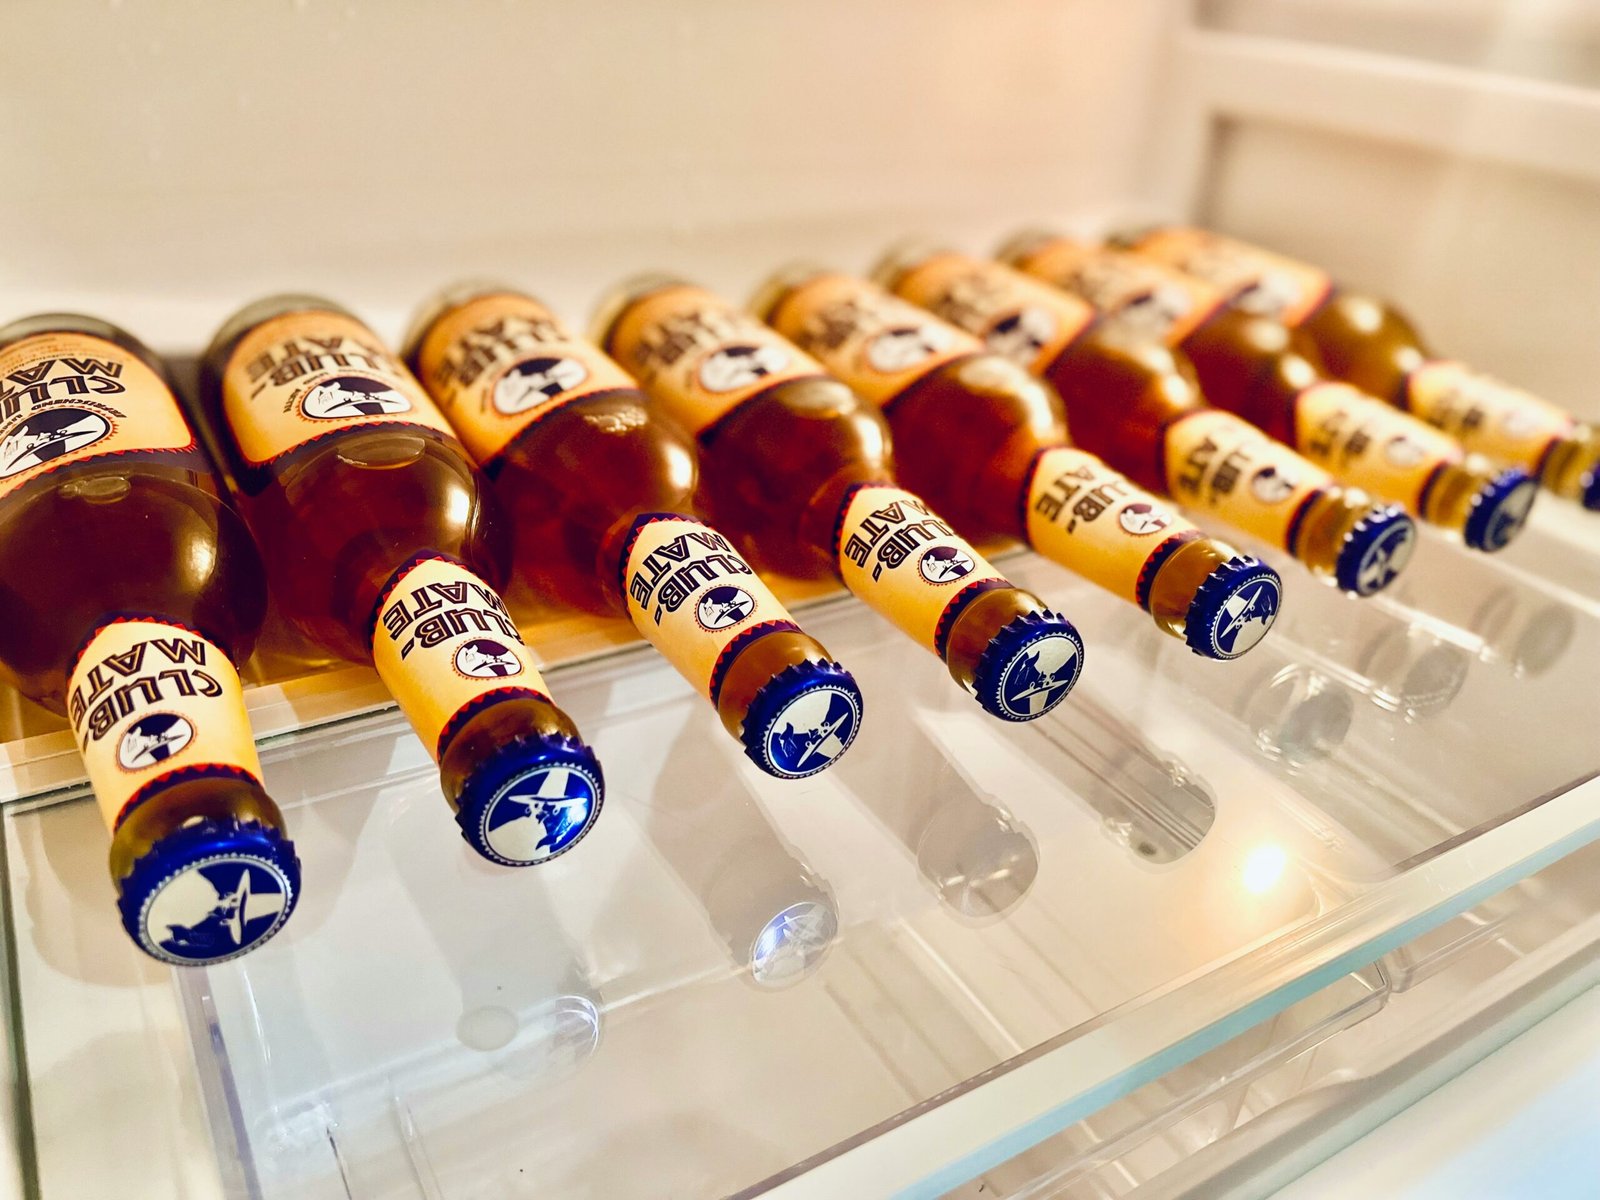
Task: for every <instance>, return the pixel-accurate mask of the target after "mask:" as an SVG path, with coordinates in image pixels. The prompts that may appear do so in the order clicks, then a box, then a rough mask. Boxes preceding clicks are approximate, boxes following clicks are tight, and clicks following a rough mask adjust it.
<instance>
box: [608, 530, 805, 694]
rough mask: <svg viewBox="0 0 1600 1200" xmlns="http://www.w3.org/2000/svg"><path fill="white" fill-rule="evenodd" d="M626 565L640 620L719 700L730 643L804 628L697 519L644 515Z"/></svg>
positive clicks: (669, 656) (687, 674) (631, 608)
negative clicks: (718, 695) (780, 630)
mask: <svg viewBox="0 0 1600 1200" xmlns="http://www.w3.org/2000/svg"><path fill="white" fill-rule="evenodd" d="M623 571H624V584H625V586H626V590H627V593H628V616H629V617H631V618H632V619H633V623H634V626H635V627H636V628H637V629H638V630H639V632H640V633H642V634H644V636H645V640H646V641H648V642H649V643H650V644H651V645H652V646H654V647H655V648H656V649H657V650H659V651H661V654H662V657H664V658H665V659H666V660H667V661H668V662H670V663H671V664H672V665H673V666H674V667H676V668H677V669H678V671H679V672H680V673H681V674H682V675H683V677H684V678H685V679H687V680H688V681H689V682H690V683H692V684H694V686H695V687H696V688H698V689H699V690H700V691H701V692H702V693H703V694H705V695H707V696H709V697H711V699H712V700H713V701H714V700H715V699H716V698H717V694H718V693H719V692H720V691H721V690H722V675H723V672H724V671H726V670H727V667H728V663H727V661H725V659H724V655H725V654H726V652H727V651H728V650H729V649H730V647H734V644H735V643H738V644H739V645H744V644H747V643H748V642H749V641H750V639H751V638H752V637H755V636H760V635H761V634H762V633H763V632H776V631H777V630H779V629H791V630H794V629H798V628H799V626H797V625H796V624H795V623H794V619H793V618H792V617H790V616H789V612H788V610H787V609H785V608H784V607H783V603H782V602H781V601H780V600H779V599H778V598H777V597H776V596H774V595H773V594H772V592H771V591H770V590H768V588H767V585H766V584H764V583H763V582H761V577H760V576H758V575H757V574H756V573H755V571H754V570H753V569H752V568H751V566H750V564H749V563H747V562H745V560H744V559H743V558H742V557H741V556H740V554H739V552H738V551H737V550H735V549H734V548H733V546H732V545H731V544H730V543H729V542H728V539H727V538H725V537H723V536H722V535H721V534H720V533H718V532H717V531H716V530H715V529H712V528H711V527H710V526H708V525H705V524H703V523H702V522H700V521H696V520H693V519H692V518H690V517H680V516H674V515H671V514H649V515H647V516H643V517H640V518H639V520H638V522H637V523H636V524H635V526H634V532H633V537H632V540H631V541H630V542H629V544H628V552H627V556H626V562H625V564H624V567H623Z"/></svg>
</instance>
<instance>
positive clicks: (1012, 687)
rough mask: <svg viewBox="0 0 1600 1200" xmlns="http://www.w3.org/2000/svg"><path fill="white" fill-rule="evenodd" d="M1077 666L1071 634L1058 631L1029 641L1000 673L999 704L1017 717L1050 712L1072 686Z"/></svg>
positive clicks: (1076, 645)
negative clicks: (1067, 634)
mask: <svg viewBox="0 0 1600 1200" xmlns="http://www.w3.org/2000/svg"><path fill="white" fill-rule="evenodd" d="M1078 666H1079V649H1078V643H1077V641H1076V639H1074V638H1070V637H1068V636H1066V635H1065V634H1059V633H1058V634H1054V635H1052V636H1050V637H1044V638H1039V639H1038V640H1037V641H1032V642H1029V643H1028V644H1027V645H1026V646H1025V647H1024V648H1023V650H1022V652H1021V653H1020V654H1018V655H1017V656H1016V657H1015V658H1013V659H1012V660H1011V661H1010V662H1009V663H1007V664H1006V669H1005V671H1004V672H1003V673H1002V674H1001V676H1000V688H999V692H1000V707H1001V708H1002V709H1004V710H1005V715H1006V716H1008V717H1011V718H1012V719H1013V720H1018V721H1026V720H1030V719H1032V718H1033V717H1037V716H1040V715H1042V714H1044V713H1046V712H1049V711H1050V710H1051V709H1052V708H1054V707H1055V706H1056V705H1057V704H1060V703H1061V701H1062V700H1063V699H1064V698H1065V697H1066V694H1067V692H1068V691H1070V690H1071V689H1072V685H1073V683H1074V681H1076V679H1077V677H1078Z"/></svg>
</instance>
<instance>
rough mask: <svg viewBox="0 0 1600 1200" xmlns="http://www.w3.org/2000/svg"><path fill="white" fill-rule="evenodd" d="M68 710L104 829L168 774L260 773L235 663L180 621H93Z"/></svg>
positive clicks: (71, 682)
mask: <svg viewBox="0 0 1600 1200" xmlns="http://www.w3.org/2000/svg"><path fill="white" fill-rule="evenodd" d="M67 717H68V719H69V720H70V721H71V722H72V732H73V736H74V737H75V738H77V741H78V749H79V750H80V751H81V752H82V754H83V762H84V766H85V767H86V768H87V769H88V772H89V783H90V784H91V785H92V786H93V787H94V794H95V798H96V799H97V800H99V802H100V811H101V813H102V814H103V815H104V816H105V819H106V825H107V826H108V827H109V828H111V829H115V828H116V827H117V823H118V821H119V820H120V819H121V817H122V816H123V814H124V813H125V812H126V811H127V809H128V806H129V805H130V804H134V803H136V802H138V801H140V800H142V799H143V798H144V797H143V796H141V794H140V793H141V792H145V791H146V790H147V789H149V788H150V785H151V784H152V783H157V782H170V781H169V780H168V779H167V777H168V776H171V775H174V774H178V773H188V772H193V773H194V774H196V775H204V774H208V773H209V774H242V775H246V776H248V777H249V778H251V779H253V780H256V781H259V780H260V778H261V762H260V760H259V759H258V758H257V757H256V747H255V741H254V740H253V739H252V738H251V736H250V724H249V721H248V719H247V718H246V716H245V708H244V689H243V687H242V686H241V684H240V682H239V672H238V671H236V670H235V669H234V666H233V663H232V662H230V661H229V660H228V656H227V655H226V654H225V653H223V651H222V648H221V647H220V646H218V645H217V644H216V643H215V642H212V641H210V640H208V639H207V638H204V637H202V636H200V634H198V633H196V632H194V631H193V630H192V629H186V628H184V627H183V626H182V625H173V624H170V623H168V622H166V621H159V620H156V619H154V618H135V619H130V620H119V621H114V622H112V623H111V624H109V625H106V626H104V627H103V628H101V629H100V630H98V631H97V632H96V633H95V635H94V636H93V637H92V638H90V639H89V644H88V645H87V646H85V647H84V650H83V653H82V654H80V655H79V656H78V662H77V665H76V666H74V667H73V669H72V676H71V678H70V679H69V680H68V681H67Z"/></svg>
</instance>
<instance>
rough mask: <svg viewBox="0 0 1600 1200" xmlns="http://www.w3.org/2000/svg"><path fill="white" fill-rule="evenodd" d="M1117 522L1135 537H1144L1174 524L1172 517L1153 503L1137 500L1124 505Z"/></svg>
mask: <svg viewBox="0 0 1600 1200" xmlns="http://www.w3.org/2000/svg"><path fill="white" fill-rule="evenodd" d="M1117 523H1118V524H1119V525H1121V526H1122V528H1123V529H1125V530H1127V531H1128V532H1129V533H1131V534H1133V536H1134V537H1144V536H1145V535H1146V534H1151V533H1160V532H1161V531H1162V530H1163V529H1165V528H1166V527H1167V526H1168V525H1171V524H1172V518H1171V517H1170V516H1168V515H1167V514H1166V513H1164V512H1161V511H1160V510H1159V509H1157V508H1156V506H1155V505H1153V504H1146V503H1144V502H1143V501H1142V500H1135V501H1134V502H1133V503H1132V504H1125V505H1123V506H1122V511H1121V512H1119V513H1118V514H1117Z"/></svg>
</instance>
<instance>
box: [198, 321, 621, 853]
mask: <svg viewBox="0 0 1600 1200" xmlns="http://www.w3.org/2000/svg"><path fill="white" fill-rule="evenodd" d="M201 393H202V404H203V408H204V413H205V418H206V420H205V422H204V425H205V427H206V429H207V430H208V431H209V432H210V434H211V435H212V436H213V437H214V438H215V440H216V441H217V443H218V444H219V446H220V452H221V454H220V456H221V457H222V459H223V461H225V462H226V464H227V466H228V468H229V476H230V483H231V484H232V485H233V486H234V487H235V488H236V490H237V492H238V495H239V498H240V503H241V507H242V509H243V511H244V513H245V517H246V519H247V520H248V522H249V523H250V526H251V528H252V530H253V531H254V532H255V534H256V538H257V541H258V542H259V544H260V546H261V549H262V554H263V557H264V559H265V561H266V565H267V571H268V575H269V577H270V579H271V580H272V583H273V586H274V588H275V594H276V596H277V598H278V600H279V602H280V604H281V607H282V609H283V611H284V613H285V614H286V615H287V617H288V618H289V619H290V620H291V621H292V622H293V623H294V624H295V625H296V626H297V627H298V628H299V629H300V630H301V632H302V633H303V634H304V635H305V636H306V637H307V639H308V640H310V641H311V642H313V643H314V644H316V645H318V646H319V647H321V648H323V649H325V650H327V651H328V652H329V653H331V654H334V655H337V656H338V657H340V658H343V659H345V660H347V661H350V662H356V663H374V664H375V665H376V666H377V668H378V671H379V674H380V676H381V677H382V678H383V680H384V682H385V684H386V685H388V687H389V688H390V690H391V691H392V692H394V694H395V697H396V699H397V700H398V701H399V703H400V706H401V708H402V711H404V712H405V714H406V716H407V717H408V718H409V719H410V720H411V723H412V725H413V727H414V728H415V729H416V730H417V732H418V734H419V736H420V737H421V738H422V740H423V744H424V745H425V746H426V747H427V748H428V749H429V750H430V751H431V752H432V753H433V755H434V757H435V758H436V760H437V761H438V763H439V771H440V780H441V783H442V785H443V788H444V793H445V797H446V799H447V800H448V801H449V803H450V805H451V808H452V809H453V810H454V811H455V813H456V816H457V822H458V824H459V825H460V826H461V829H462V832H463V835H464V836H465V837H466V839H467V841H468V843H469V844H470V845H472V846H473V848H474V849H475V850H477V851H478V852H479V853H480V854H483V855H484V856H485V857H486V858H489V859H491V860H492V861H495V862H499V863H502V864H504V865H510V866H521V865H527V864H531V863H535V862H542V861H545V860H547V859H549V858H553V857H555V856H556V855H558V854H560V853H563V852H565V851H566V850H568V849H570V848H571V847H572V846H573V845H575V844H576V843H577V842H578V840H579V839H580V838H581V837H582V836H583V835H584V833H586V832H587V830H588V829H589V828H590V826H591V825H592V822H593V820H594V817H595V816H596V814H597V813H598V811H599V808H600V805H601V799H602V787H603V785H602V782H601V777H600V772H599V766H598V763H596V762H595V760H594V756H593V754H592V752H591V751H590V750H589V749H588V747H587V746H585V745H584V744H583V742H582V741H581V739H580V737H579V734H578V731H577V728H576V726H575V725H574V724H573V722H572V720H571V718H570V717H568V716H567V715H566V713H564V712H562V711H561V709H559V708H558V707H556V705H555V704H554V703H553V702H552V701H551V700H550V698H549V695H548V693H547V691H546V690H545V687H544V684H543V681H542V680H541V679H540V678H539V675H538V671H537V668H536V667H535V666H534V664H533V662H532V658H531V655H530V654H529V652H528V651H527V649H526V647H525V646H524V645H523V644H522V641H521V637H520V635H519V634H518V633H517V631H516V628H515V626H514V625H513V624H512V622H511V620H510V618H509V616H508V614H507V612H506V610H505V607H504V605H503V603H502V602H501V601H500V599H499V597H498V595H497V594H496V592H497V589H498V588H499V587H500V585H502V584H503V583H504V581H505V577H506V562H507V553H508V545H507V529H506V527H505V525H504V523H503V522H502V521H500V520H499V519H498V518H497V517H496V516H495V514H494V511H493V510H492V508H490V506H489V505H488V504H486V503H485V499H484V495H483V489H482V483H481V480H480V478H479V475H478V472H477V470H476V468H475V467H474V466H473V464H472V462H471V460H470V458H469V457H468V455H467V452H466V450H465V449H464V448H463V447H462V445H461V444H460V442H458V441H457V440H456V439H455V437H454V436H453V435H452V434H451V432H450V430H449V426H448V425H447V424H446V423H445V421H444V419H443V418H442V417H441V416H440V415H439V413H438V411H437V409H435V408H434V407H433V405H432V403H431V402H430V401H429V400H428V399H427V397H426V395H425V394H424V393H423V392H422V390H421V388H420V387H419V386H418V385H417V383H416V381H415V380H414V379H413V378H412V377H411V376H410V374H409V373H408V372H407V371H406V370H405V368H404V367H403V366H402V365H401V364H400V363H399V362H398V360H396V359H394V358H393V357H392V356H391V355H390V354H389V353H388V352H387V350H386V349H385V348H384V347H383V346H382V344H381V343H380V342H379V340H378V338H377V337H376V335H374V334H373V333H372V332H371V331H370V330H369V329H367V328H366V327H365V326H364V325H362V324H361V323H360V322H359V321H358V320H357V319H356V318H355V317H353V316H352V315H351V314H350V313H348V312H346V311H345V310H343V309H341V308H339V307H338V306H337V305H335V304H332V303H330V302H328V301H326V300H322V299H319V298H317V297H311V296H276V297H270V298H268V299H265V300H262V301H260V302H258V303H256V304H252V305H250V306H248V307H246V308H245V309H243V310H241V311H240V312H239V313H238V314H236V315H235V316H234V317H233V318H232V319H230V320H229V321H228V322H227V323H226V324H225V325H224V326H223V327H222V329H221V330H220V331H219V332H218V333H217V336H216V337H215V338H214V339H213V341H212V344H211V346H210V348H209V349H208V350H207V351H206V354H205V357H204V359H203V361H202V363H201Z"/></svg>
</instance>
